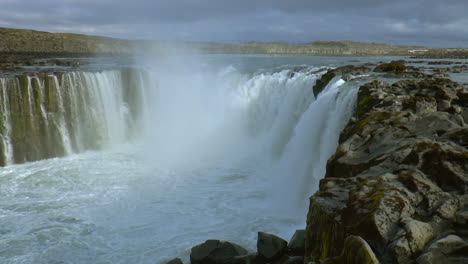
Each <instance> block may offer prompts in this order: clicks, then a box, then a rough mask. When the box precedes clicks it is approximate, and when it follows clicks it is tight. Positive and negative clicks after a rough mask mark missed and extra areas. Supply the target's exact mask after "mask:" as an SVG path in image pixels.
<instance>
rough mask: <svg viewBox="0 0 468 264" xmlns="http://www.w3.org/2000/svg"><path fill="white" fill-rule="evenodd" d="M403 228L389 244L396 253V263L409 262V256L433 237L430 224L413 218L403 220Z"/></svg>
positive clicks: (419, 249)
mask: <svg viewBox="0 0 468 264" xmlns="http://www.w3.org/2000/svg"><path fill="white" fill-rule="evenodd" d="M403 224H404V229H403V230H400V232H399V233H398V235H397V236H398V237H399V238H398V239H397V240H396V241H394V242H393V243H392V245H391V246H390V247H391V248H392V249H393V250H394V251H395V253H396V255H397V263H411V262H412V261H411V257H412V256H413V255H414V254H416V253H418V252H420V251H421V250H422V249H423V248H424V246H425V245H426V243H427V242H428V241H429V240H430V239H431V238H432V237H433V235H434V234H433V230H432V227H431V225H429V224H427V223H423V222H420V221H417V220H414V219H408V220H404V221H403Z"/></svg>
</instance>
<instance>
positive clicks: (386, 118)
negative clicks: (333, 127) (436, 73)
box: [305, 65, 468, 264]
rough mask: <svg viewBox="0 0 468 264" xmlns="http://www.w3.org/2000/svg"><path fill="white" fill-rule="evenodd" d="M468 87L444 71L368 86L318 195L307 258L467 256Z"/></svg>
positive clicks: (453, 259)
mask: <svg viewBox="0 0 468 264" xmlns="http://www.w3.org/2000/svg"><path fill="white" fill-rule="evenodd" d="M389 67H390V68H391V69H390V70H391V71H395V72H400V69H403V66H398V67H397V68H395V70H394V69H393V68H392V67H391V65H390V66H389ZM401 71H403V70H401ZM467 95H468V91H467V88H466V87H464V86H463V85H461V84H458V83H456V82H453V81H451V80H449V79H442V78H425V79H412V80H401V81H398V82H395V83H393V84H390V83H386V82H383V81H379V80H375V81H372V82H369V83H367V84H365V85H363V86H362V87H361V88H360V91H359V93H358V99H357V106H356V111H355V114H354V117H353V118H352V119H351V121H350V122H349V123H348V124H347V126H346V127H345V129H344V130H343V132H342V133H341V136H340V140H339V146H338V148H337V151H336V153H335V154H334V155H333V156H332V157H331V158H330V159H329V160H328V163H327V172H326V176H325V178H323V179H322V180H321V181H320V187H319V190H318V192H317V193H315V194H314V195H313V196H312V197H311V198H310V208H309V213H308V216H307V229H306V242H305V243H306V253H305V263H308V262H310V261H324V262H325V263H377V262H381V263H420V264H423V263H467V261H468V246H467V244H466V240H467V238H468V125H467V123H468V120H467V115H466V113H467V111H468V101H467V100H466V98H467ZM464 116H465V117H464Z"/></svg>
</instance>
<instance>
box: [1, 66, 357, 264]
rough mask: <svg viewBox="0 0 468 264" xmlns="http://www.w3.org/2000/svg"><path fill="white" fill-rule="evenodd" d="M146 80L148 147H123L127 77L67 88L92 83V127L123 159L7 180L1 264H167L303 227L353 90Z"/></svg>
mask: <svg viewBox="0 0 468 264" xmlns="http://www.w3.org/2000/svg"><path fill="white" fill-rule="evenodd" d="M147 69H148V71H149V72H150V73H151V74H150V82H148V83H145V87H144V88H141V87H140V88H139V89H142V90H144V95H145V98H143V99H144V100H142V103H144V105H143V106H144V109H145V111H144V116H143V117H142V120H143V121H142V123H143V128H142V133H137V134H140V135H141V138H140V140H137V141H136V142H133V143H128V144H117V143H119V142H122V141H123V139H124V137H125V133H123V132H122V131H125V127H126V123H125V122H126V121H125V120H127V119H128V117H127V115H128V106H126V105H125V104H119V103H118V102H120V101H121V98H122V93H116V92H115V91H116V90H117V91H121V90H122V89H121V85H120V84H119V83H116V82H114V80H116V79H118V78H115V77H116V75H118V74H119V73H118V72H106V73H96V74H91V73H75V74H71V75H70V76H69V77H68V78H71V79H70V80H76V79H77V78H84V79H86V83H88V84H90V87H91V89H92V90H91V93H92V94H93V96H92V97H91V98H93V100H99V102H100V104H96V103H93V104H91V103H90V104H89V105H90V108H89V109H88V111H87V112H86V113H88V116H87V117H90V118H95V119H97V120H98V121H101V123H100V124H101V125H102V127H103V128H104V130H105V131H107V136H106V137H104V138H103V140H104V142H107V143H105V144H107V146H112V148H110V149H109V148H108V150H106V151H101V152H85V153H82V154H79V155H72V156H68V157H64V158H56V159H50V160H44V161H38V162H32V163H27V164H23V165H13V166H8V167H5V168H4V169H3V170H2V171H1V172H0V193H2V196H1V197H0V263H39V264H40V263H155V262H156V263H159V262H163V261H165V260H167V259H169V258H172V257H177V256H182V257H185V258H187V257H188V254H189V250H190V248H191V247H192V246H194V245H195V244H198V243H200V242H203V241H204V240H206V239H209V238H220V239H226V240H231V241H234V242H237V243H239V244H241V245H244V246H246V247H248V248H250V249H252V250H254V249H255V244H256V236H257V232H258V231H265V232H272V233H275V234H278V235H280V236H283V237H285V238H286V239H289V238H290V237H291V235H292V234H293V233H294V230H295V229H296V228H304V227H305V212H304V210H305V208H307V206H308V201H307V198H308V196H309V195H311V194H312V193H313V191H314V190H315V189H316V186H317V183H318V182H317V180H318V179H319V178H320V177H322V176H323V174H324V166H325V162H326V160H327V158H328V156H329V155H330V154H331V153H333V151H334V149H335V147H336V142H337V137H338V135H339V132H340V130H341V128H342V126H343V125H344V122H346V120H347V118H348V117H349V115H350V113H351V111H352V107H353V104H354V100H355V92H356V89H355V88H354V87H341V88H338V85H342V84H343V83H342V81H341V80H336V82H334V85H330V86H329V87H327V89H326V90H325V91H324V92H323V93H322V94H321V95H319V98H318V100H316V101H315V99H314V97H313V94H312V88H311V87H312V85H313V83H314V81H315V78H316V77H317V75H313V74H307V72H310V71H311V70H313V69H312V68H311V69H308V70H304V71H303V72H299V73H296V74H295V75H294V77H293V78H288V72H289V71H288V70H284V71H281V72H276V73H272V72H269V71H263V72H262V73H256V74H252V73H242V72H240V71H238V70H237V69H236V68H233V67H225V68H220V69H216V68H213V67H211V66H210V65H205V64H195V63H190V62H187V61H183V63H181V62H177V61H176V62H174V61H162V62H161V63H160V64H159V65H158V64H155V63H151V66H150V67H149V68H147ZM141 83H143V82H141ZM344 85H346V84H344ZM72 86H73V85H72ZM78 86H79V85H74V86H73V87H78ZM71 94H72V95H73V96H76V94H77V93H71ZM110 95H112V96H110ZM78 97H79V96H78ZM83 98H84V97H83ZM77 100H78V99H77ZM80 100H84V99H80ZM116 102H117V103H116ZM99 106H100V107H102V108H100V109H98V107H99ZM75 116H78V114H76V115H75ZM122 120H124V121H122ZM81 122H84V121H83V120H82V121H81ZM77 124H78V123H77ZM96 124H99V122H97V123H96ZM77 135H80V133H75V136H77ZM77 137H79V136H77ZM285 208H286V209H288V210H284V209H285Z"/></svg>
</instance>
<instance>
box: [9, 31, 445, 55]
mask: <svg viewBox="0 0 468 264" xmlns="http://www.w3.org/2000/svg"><path fill="white" fill-rule="evenodd" d="M166 49H175V50H176V51H177V50H181V51H182V50H184V49H190V50H193V49H195V50H198V51H200V52H203V53H260V54H313V55H328V56H364V55H418V54H419V55H423V54H425V53H429V54H430V53H437V54H439V55H440V54H443V52H442V51H443V50H445V49H436V48H429V47H422V46H408V45H389V44H384V43H367V42H354V41H314V42H310V43H304V44H291V43H286V42H243V43H222V42H199V41H162V40H126V39H116V38H110V37H100V36H90V35H83V34H74V33H50V32H45V31H36V30H28V29H13V28H0V54H29V55H34V54H36V55H38V56H39V55H42V56H56V55H68V56H88V55H130V54H133V52H134V51H139V52H161V51H163V50H166Z"/></svg>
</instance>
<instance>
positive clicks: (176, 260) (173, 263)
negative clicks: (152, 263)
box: [166, 258, 183, 264]
mask: <svg viewBox="0 0 468 264" xmlns="http://www.w3.org/2000/svg"><path fill="white" fill-rule="evenodd" d="M166 264H183V262H182V260H181V259H180V258H174V259H171V260H169V261H168V262H167V263H166Z"/></svg>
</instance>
